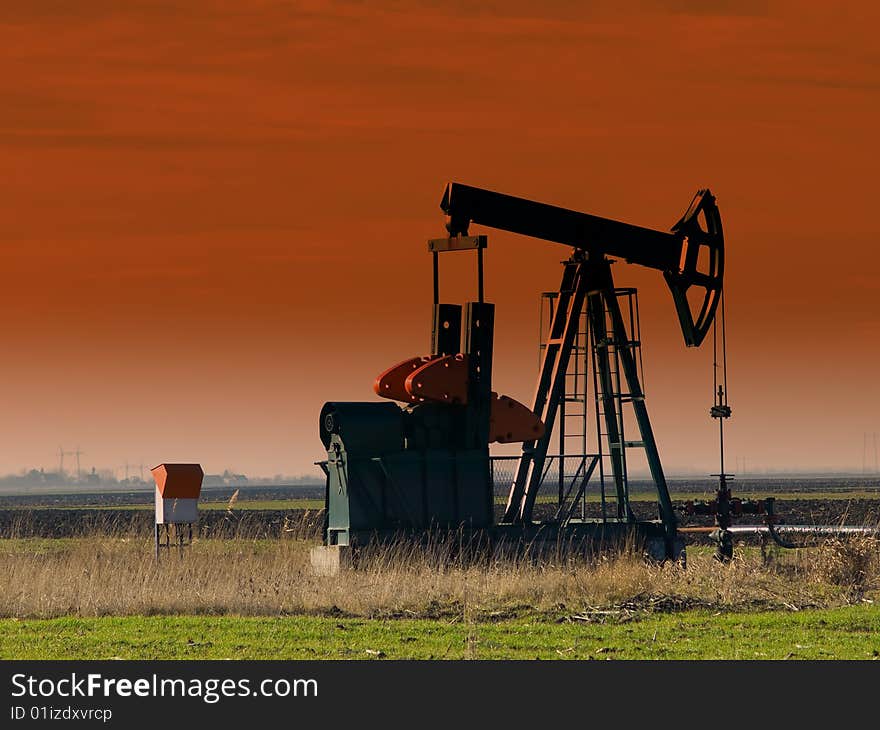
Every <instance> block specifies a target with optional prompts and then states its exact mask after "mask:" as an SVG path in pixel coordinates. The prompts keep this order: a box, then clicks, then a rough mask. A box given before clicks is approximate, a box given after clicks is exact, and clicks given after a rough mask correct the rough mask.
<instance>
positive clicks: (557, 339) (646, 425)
mask: <svg viewBox="0 0 880 730" xmlns="http://www.w3.org/2000/svg"><path fill="white" fill-rule="evenodd" d="M563 265H564V267H565V268H564V271H563V276H562V284H561V286H560V290H559V302H558V306H557V307H556V310H555V313H554V316H553V320H552V321H551V323H550V334H549V338H548V339H547V343H546V347H545V349H544V354H543V358H542V362H541V374H540V377H539V379H538V386H537V388H536V391H535V400H534V408H533V411H534V413H536V414H538V415H539V416H540V418H541V420H542V421H543V422H544V425H545V427H546V428H545V432H544V435H543V436H542V437H541V438H540V439H537V440H534V441H527V442H525V443H524V444H523V448H522V456H521V457H520V462H519V466H518V468H517V472H516V477H515V479H514V482H513V484H512V486H511V488H510V494H509V496H508V500H507V508H506V509H505V513H504V522H508V523H529V522H531V520H532V512H533V509H534V505H535V499H536V498H537V495H538V490H539V488H540V485H541V479H542V476H543V471H544V464H545V461H546V458H547V450H548V448H549V446H550V439H551V437H552V433H553V426H554V424H555V421H556V415H557V412H558V411H559V404H560V401H561V399H562V398H563V397H564V394H565V373H566V371H567V370H568V363H569V360H570V358H571V351H572V347H573V344H574V340H575V337H576V335H577V331H578V323H579V321H580V316H581V313H582V311H583V308H584V307H586V308H587V318H588V321H589V326H590V327H591V328H593V331H594V334H595V336H596V338H599V336H600V335H601V337H603V338H604V337H606V333H607V325H606V320H605V318H606V313H607V315H608V316H609V317H610V320H611V329H612V333H613V337H614V343H613V344H614V346H615V348H616V350H617V356H618V358H619V362H620V368H621V370H622V371H623V376H624V378H625V381H626V384H627V388H628V399H629V400H630V401H631V404H632V407H633V412H634V414H635V418H636V423H637V425H638V429H639V432H640V435H641V440H642V444H643V445H644V449H645V455H646V459H647V462H648V468H649V469H650V472H651V476H652V478H653V481H654V484H655V486H656V489H657V497H658V502H659V511H660V520H661V522H662V523H663V525H664V528H665V530H666V536H667V544H668V546H669V548H670V549H671V546H672V540H673V538H674V537H675V531H676V524H677V520H676V518H675V512H674V510H673V507H672V500H671V499H670V497H669V489H668V487H667V485H666V477H665V476H664V474H663V467H662V465H661V463H660V455H659V453H658V451H657V443H656V441H655V439H654V432H653V429H652V428H651V422H650V419H649V418H648V410H647V407H646V406H645V398H644V393H643V392H642V387H641V383H640V382H639V373H638V367H637V365H636V358H635V354H634V346H633V343H632V342H631V340H630V339H629V336H628V334H627V331H626V326H625V323H624V319H623V315H622V313H621V311H620V304H619V301H618V297H617V295H616V294H615V291H614V281H613V279H612V276H611V262H610V261H609V260H608V259H606V258H605V257H603V256H599V257H594V258H593V259H591V258H589V256H588V254H586V253H585V252H583V251H577V252H576V253H575V255H574V256H573V257H572V258H571V259H569V260H568V261H566V262H565V263H564V264H563ZM596 354H597V357H596V367H597V369H598V371H599V373H598V375H599V379H600V382H601V383H602V410H603V411H604V416H605V427H606V433H607V436H608V442H609V446H610V453H611V465H612V471H613V475H614V484H615V489H616V491H617V503H618V518H619V519H623V520H626V521H629V522H633V521H635V517H634V515H633V513H632V510H631V508H630V504H629V496H628V494H627V492H626V489H625V473H624V459H623V453H622V450H623V447H624V444H623V441H622V439H621V438H620V435H619V433H618V426H617V424H618V413H617V408H618V403H617V399H616V398H615V396H614V395H613V388H612V385H611V383H612V373H611V365H610V357H609V353H608V349H607V347H597V350H596Z"/></svg>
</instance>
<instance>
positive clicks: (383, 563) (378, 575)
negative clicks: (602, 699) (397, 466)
mask: <svg viewBox="0 0 880 730" xmlns="http://www.w3.org/2000/svg"><path fill="white" fill-rule="evenodd" d="M312 544H313V542H311V541H308V540H303V539H296V538H291V539H282V540H278V539H265V540H221V539H200V540H197V541H196V543H195V544H194V545H193V547H192V548H191V549H190V550H189V551H188V553H187V554H186V555H185V556H184V557H182V558H181V557H178V556H177V555H176V554H175V553H172V554H171V555H168V556H166V557H165V558H164V559H163V560H162V562H161V563H160V564H158V565H157V564H156V562H155V560H154V559H153V557H152V554H151V549H150V543H149V541H148V540H145V539H143V538H140V537H116V538H107V537H102V538H88V537H79V538H69V539H33V538H28V539H8V540H0V558H2V560H3V563H4V571H3V572H2V573H0V658H4V659H11V658H25V657H27V658H74V657H76V658H111V657H122V658H340V659H342V658H355V659H371V658H382V657H388V658H432V657H433V658H447V659H453V658H477V659H479V658H486V659H488V658H502V657H503V658H523V659H525V658H528V659H532V658H535V657H540V658H546V659H551V658H553V659H556V658H579V659H584V658H590V657H593V658H597V659H603V658H604V659H609V658H615V659H616V658H619V659H634V658H640V659H641V658H681V659H684V658H694V659H696V658H704V659H707V658H730V659H734V658H739V659H758V658H769V659H784V658H805V659H806V658H849V659H871V658H874V657H875V656H877V653H878V652H880V606H877V607H875V605H874V604H873V601H874V600H875V599H877V598H880V595H878V593H880V550H878V546H877V542H876V541H874V540H864V541H861V542H849V543H845V544H844V543H839V544H833V543H830V544H828V545H826V546H824V547H822V548H813V549H810V550H802V551H790V552H784V553H778V554H777V553H773V554H769V555H766V556H762V555H761V552H760V551H759V550H757V549H756V548H753V549H743V550H740V551H739V553H738V555H739V557H738V558H737V559H736V560H735V561H734V562H733V563H732V564H731V565H726V566H725V565H720V564H718V563H716V562H715V561H714V560H712V559H711V557H710V554H709V553H710V550H708V549H706V550H691V551H690V555H689V565H688V567H687V568H686V569H683V568H682V567H680V566H677V565H672V564H665V565H657V564H650V563H646V562H645V561H643V560H641V559H640V558H639V557H638V556H635V555H633V554H629V553H623V554H618V555H609V554H607V553H606V554H604V555H602V556H600V557H596V558H593V559H591V560H576V561H567V560H556V561H554V560H546V561H543V562H540V563H537V562H531V561H520V562H518V563H514V562H511V561H510V560H503V561H497V562H495V561H493V562H489V563H479V564H468V563H459V562H456V561H455V559H454V558H453V556H451V555H446V554H444V553H443V552H442V551H441V550H434V551H424V550H423V549H411V550H410V551H409V552H389V553H379V554H377V555H375V556H373V557H372V558H371V559H370V560H368V561H366V562H365V563H364V564H363V565H362V566H361V568H360V569H358V570H356V571H345V572H343V573H342V574H340V575H338V576H335V577H319V576H315V575H313V574H312V573H311V571H310V570H309V567H308V550H309V548H310V546H311V545H312Z"/></svg>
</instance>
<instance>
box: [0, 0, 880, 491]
mask: <svg viewBox="0 0 880 730" xmlns="http://www.w3.org/2000/svg"><path fill="white" fill-rule="evenodd" d="M583 5H585V4H584V3H580V2H558V3H554V2H547V3H541V4H540V6H541V8H542V10H541V11H540V12H541V15H540V16H537V15H535V14H534V13H535V12H536V11H535V10H534V7H537V6H536V5H535V4H534V3H525V2H493V3H490V4H488V5H484V8H486V9H485V10H483V11H482V12H479V13H474V11H473V10H472V9H470V7H469V6H470V3H464V2H442V3H441V2H422V3H418V2H409V3H404V2H388V1H387V0H379V1H378V2H374V3H336V2H311V3H289V2H269V1H266V2H249V3H234V2H208V1H203V2H196V1H195V0H192V1H191V2H170V1H169V2H146V1H143V2H127V3H117V2H111V1H110V0H95V1H90V0H81V1H79V2H76V3H70V2H61V1H58V2H40V3H33V2H30V1H29V0H27V1H26V0H7V1H6V2H4V3H3V4H2V7H0V45H2V48H3V49H4V62H3V74H2V76H0V94H2V99H3V105H2V115H0V170H2V176H0V222H2V251H3V271H4V274H5V276H4V286H3V288H2V290H0V297H2V306H0V324H2V327H3V328H4V331H5V332H6V333H7V337H6V342H7V347H6V348H5V352H4V357H3V371H2V372H3V375H4V377H3V382H4V384H5V387H3V388H2V389H0V399H2V400H0V403H2V413H3V418H2V419H0V443H2V444H3V448H2V449H0V471H11V470H17V469H20V468H23V467H25V466H30V465H34V464H36V465H44V466H46V467H52V466H53V465H55V464H56V463H57V456H56V452H57V449H58V445H59V444H63V445H64V446H65V447H66V448H73V447H75V446H76V445H79V446H80V447H81V448H82V449H83V451H84V452H86V455H85V456H84V465H88V466H91V465H92V464H96V465H99V466H110V465H114V466H115V465H119V464H122V463H124V462H125V460H126V459H128V460H130V461H140V460H143V461H144V462H145V463H150V464H152V463H155V462H159V461H174V460H195V461H200V462H202V464H203V465H204V466H205V468H206V469H207V470H208V471H213V470H217V469H222V468H225V467H227V466H228V467H230V468H235V469H239V470H243V471H246V472H248V473H251V474H273V473H279V472H283V473H287V474H296V473H306V472H309V471H310V470H311V469H312V467H311V462H312V461H314V460H315V459H317V458H320V457H321V456H322V451H321V446H320V442H319V441H318V439H317V436H316V434H317V428H316V419H317V415H318V411H319V409H320V406H321V404H322V403H323V402H324V401H325V400H340V399H354V400H361V399H372V398H373V396H372V391H371V383H372V380H373V378H374V377H375V375H376V374H377V373H378V372H379V371H380V370H382V369H384V368H385V367H387V366H388V365H390V364H392V363H394V362H396V361H398V360H401V359H403V358H405V357H408V356H411V355H417V354H423V353H424V352H425V351H426V349H427V343H428V338H429V331H430V330H429V315H430V289H429V287H430V258H429V256H428V254H427V253H426V251H425V240H426V239H427V238H429V237H435V236H438V235H442V232H443V229H442V217H441V214H440V211H439V209H438V203H439V199H440V196H441V193H442V191H443V185H444V184H445V182H446V181H447V180H450V179H455V180H460V181H462V182H466V183H469V184H473V185H481V186H485V187H489V188H493V189H497V190H501V191H504V192H508V193H512V194H515V195H520V196H524V197H533V198H536V199H539V200H544V201H547V202H552V203H556V204H559V205H565V206H568V207H573V208H576V209H580V210H584V211H588V212H592V213H596V214H599V215H605V216H610V217H615V218H619V219H623V220H627V221H630V222H633V223H638V224H641V225H647V226H652V227H658V228H664V229H665V228H668V227H669V226H670V225H671V224H672V223H673V222H675V220H676V219H677V218H678V216H679V215H680V214H681V213H682V212H683V210H684V208H685V207H686V205H687V203H688V202H689V201H690V198H691V196H692V194H693V192H694V191H695V190H696V189H697V188H698V187H701V186H706V185H708V186H710V187H711V188H712V190H713V192H715V194H716V195H717V197H718V201H719V205H720V207H721V212H722V217H723V220H724V226H725V233H726V240H727V250H728V270H727V273H728V279H727V282H728V288H727V292H728V325H729V350H730V357H731V364H730V377H731V383H730V393H731V405H732V407H733V411H734V418H733V420H732V421H731V422H730V429H729V434H730V450H729V452H728V454H729V459H730V461H731V463H733V462H734V459H735V458H737V457H742V456H745V457H746V458H747V459H748V466H749V467H750V468H768V469H769V468H801V469H820V468H835V469H845V468H853V469H856V470H861V467H862V457H863V453H862V447H863V433H864V432H866V431H867V432H869V433H873V432H874V431H877V432H880V418H878V416H877V411H878V406H880V386H878V381H877V376H876V372H877V358H878V354H880V347H878V345H877V342H878V338H880V304H878V301H877V297H876V294H875V291H876V289H877V283H878V281H880V253H878V243H880V235H878V232H880V223H878V221H877V219H876V213H875V212H874V209H875V207H876V206H875V194H876V188H877V185H876V182H875V180H876V168H877V163H878V151H877V141H876V130H877V129H878V128H880V95H878V92H880V51H878V49H877V45H876V42H875V33H876V28H877V27H878V20H880V17H878V11H877V10H876V9H875V4H873V3H867V2H865V3H862V4H861V5H862V7H860V8H850V9H838V8H833V9H831V8H830V7H829V8H825V6H826V5H827V4H826V3H813V5H815V7H813V8H810V7H809V5H810V4H809V3H803V2H788V3H773V2H771V3H764V2H723V3H709V2H706V3H702V2H688V1H687V0H680V1H678V2H673V1H669V2H660V1H659V0H658V1H655V2H642V3H631V4H627V5H628V6H629V8H630V10H629V11H627V13H626V14H621V13H620V11H618V10H617V9H616V8H617V7H618V6H619V5H620V4H619V3H612V2H601V3H596V4H592V5H591V6H590V7H591V9H590V10H584V9H583V8H582V6H583ZM243 7H247V10H243V9H242V8H243ZM710 8H714V9H710ZM718 8H721V9H720V10H719V9H718ZM488 233H489V234H490V242H489V246H490V248H489V252H488V255H487V296H488V298H489V299H490V300H492V301H494V302H495V303H496V305H497V308H498V309H497V313H496V319H497V335H496V358H495V362H496V368H495V376H496V379H495V382H496V389H497V390H499V391H500V392H504V393H507V394H509V395H511V396H513V397H516V398H519V399H520V400H523V401H527V402H528V401H530V400H531V396H532V390H533V384H532V383H533V378H534V375H535V370H536V367H535V364H536V356H535V347H536V329H537V315H536V313H537V296H538V293H539V292H540V291H542V290H546V289H553V288H555V287H556V286H557V283H558V277H559V271H558V268H559V267H558V261H559V260H560V259H561V258H563V257H564V256H565V255H566V249H565V248H564V247H561V246H554V245H551V244H545V243H541V242H537V241H530V240H526V239H517V238H515V237H513V236H510V235H506V234H501V233H493V232H491V231H488ZM453 268H458V269H460V272H459V273H461V274H462V275H465V274H466V269H465V267H464V265H461V266H459V264H458V263H457V264H456V266H455V267H453ZM615 272H616V276H617V280H618V283H620V284H634V285H638V286H639V287H640V291H641V296H642V325H643V334H644V336H643V340H644V343H645V350H644V358H645V366H646V371H647V381H646V384H647V392H648V396H649V401H648V403H649V409H650V412H651V415H652V419H653V422H654V426H655V430H656V432H657V436H658V441H659V444H660V446H661V455H662V457H663V459H664V462H665V464H666V467H667V471H669V472H676V471H682V470H692V469H696V470H707V471H708V470H714V464H715V459H716V457H715V430H714V428H713V423H712V422H711V421H710V419H709V418H708V416H707V409H708V407H709V405H710V404H711V371H710V367H709V366H710V362H711V353H710V352H709V349H708V348H703V349H702V350H700V351H693V350H686V349H685V348H684V346H683V344H682V341H681V335H680V333H679V332H678V325H677V321H676V318H675V314H674V311H673V306H672V302H671V299H670V297H669V295H668V293H667V291H666V287H665V284H664V283H663V282H662V277H661V276H660V275H659V274H657V273H656V272H647V271H641V272H640V271H638V270H636V269H635V268H634V267H627V266H625V265H622V264H621V265H618V266H617V267H616V269H615ZM450 273H454V272H452V271H451V270H450ZM467 282H468V283H469V282H470V277H468V278H467ZM447 291H448V292H449V293H450V295H454V296H453V298H457V299H463V298H464V297H465V296H466V294H467V293H468V288H467V287H466V286H464V284H463V283H462V282H459V283H458V284H457V285H454V284H453V283H452V281H450V287H449V288H448V289H447ZM878 438H880V436H878ZM869 462H871V463H872V462H873V454H871V455H870V457H869Z"/></svg>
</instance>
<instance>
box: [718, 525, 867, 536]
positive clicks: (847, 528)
mask: <svg viewBox="0 0 880 730" xmlns="http://www.w3.org/2000/svg"><path fill="white" fill-rule="evenodd" d="M713 529H714V528H713ZM727 529H728V531H729V532H730V533H731V534H733V535H769V534H770V528H769V527H767V525H732V526H731V527H728V528H727ZM773 529H774V530H775V531H776V532H778V533H780V534H781V533H786V534H789V535H819V536H827V537H838V536H845V535H880V526H877V527H858V526H856V525H774V526H773Z"/></svg>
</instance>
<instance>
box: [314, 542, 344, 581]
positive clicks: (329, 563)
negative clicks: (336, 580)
mask: <svg viewBox="0 0 880 730" xmlns="http://www.w3.org/2000/svg"><path fill="white" fill-rule="evenodd" d="M309 557H310V559H311V563H312V573H313V574H314V575H318V576H323V577H328V578H329V577H332V576H334V575H339V573H340V571H343V570H348V569H349V568H351V547H350V546H349V545H316V546H315V547H313V548H312V550H311V553H310V555H309Z"/></svg>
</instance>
